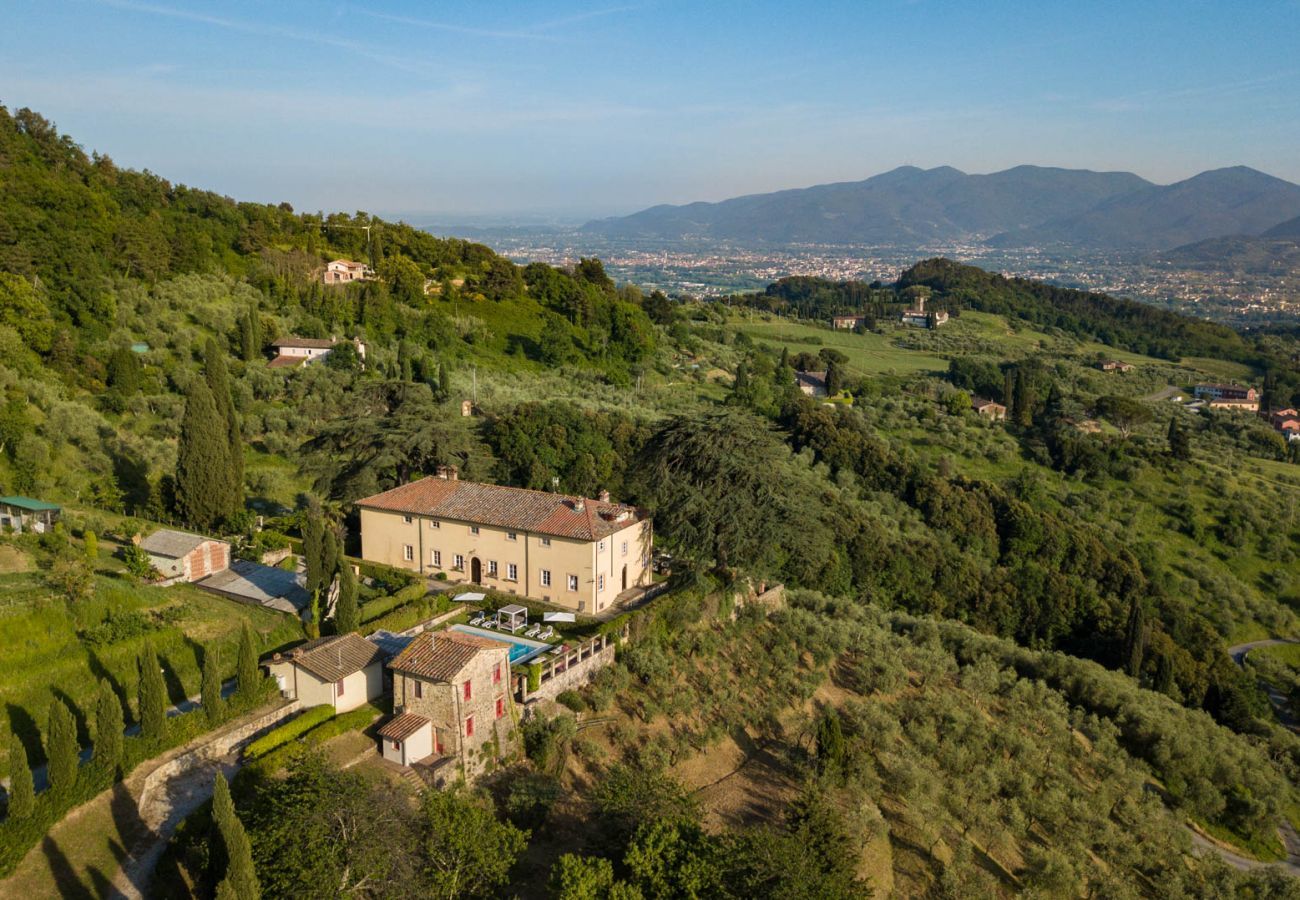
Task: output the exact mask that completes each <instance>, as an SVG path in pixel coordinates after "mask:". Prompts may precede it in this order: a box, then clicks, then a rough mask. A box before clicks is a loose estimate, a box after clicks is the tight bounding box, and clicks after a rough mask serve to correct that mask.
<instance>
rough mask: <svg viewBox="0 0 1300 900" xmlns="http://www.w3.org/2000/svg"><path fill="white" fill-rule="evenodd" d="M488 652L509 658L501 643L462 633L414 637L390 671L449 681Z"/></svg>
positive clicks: (426, 634)
mask: <svg viewBox="0 0 1300 900" xmlns="http://www.w3.org/2000/svg"><path fill="white" fill-rule="evenodd" d="M490 650H496V651H499V652H501V653H504V654H506V658H507V659H508V658H509V655H510V650H509V648H508V647H507V646H506V645H505V644H504V643H503V642H501V641H494V640H492V639H491V638H485V637H479V636H478V635H474V634H465V633H464V632H461V631H426V632H424V633H423V634H418V635H416V636H415V640H413V641H411V643H410V644H409V645H408V646H407V648H406V649H405V650H403V651H402V652H401V653H399V654H397V658H396V659H394V660H393V661H392V662H391V663H389V668H391V669H392V670H393V671H395V672H405V673H407V674H410V675H419V676H421V677H423V678H432V679H433V680H434V681H451V679H453V678H455V677H456V675H457V674H459V673H460V672H461V670H463V669H464V668H465V667H466V666H467V665H469V663H470V661H471V660H472V659H473V658H474V657H475V656H477V655H478V654H479V653H483V652H485V651H490Z"/></svg>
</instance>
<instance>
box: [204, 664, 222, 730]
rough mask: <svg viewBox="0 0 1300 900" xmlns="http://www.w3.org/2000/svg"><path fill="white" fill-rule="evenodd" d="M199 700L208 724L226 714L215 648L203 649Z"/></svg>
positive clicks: (218, 720) (216, 721)
mask: <svg viewBox="0 0 1300 900" xmlns="http://www.w3.org/2000/svg"><path fill="white" fill-rule="evenodd" d="M200 702H201V703H202V704H203V713H204V715H206V716H207V718H208V724H209V725H216V724H217V723H219V722H220V721H221V719H222V717H223V716H224V715H225V714H226V701H225V700H224V699H222V697H221V670H220V669H218V668H217V650H216V648H215V647H208V648H206V649H204V651H203V681H202V686H201V687H200Z"/></svg>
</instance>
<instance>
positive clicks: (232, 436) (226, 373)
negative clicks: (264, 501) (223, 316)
mask: <svg viewBox="0 0 1300 900" xmlns="http://www.w3.org/2000/svg"><path fill="white" fill-rule="evenodd" d="M203 375H204V378H205V379H206V380H207V382H208V390H210V391H212V400H213V402H214V403H216V405H217V415H219V416H220V417H221V422H222V426H223V428H224V430H225V432H226V442H227V444H228V450H227V453H228V457H229V461H228V465H229V471H228V473H227V479H228V484H227V486H226V494H225V497H226V502H227V503H228V504H229V508H228V510H227V512H226V517H227V518H229V517H230V516H233V515H234V514H235V513H237V512H239V511H240V510H241V509H243V508H244V437H243V432H242V429H241V428H240V425H239V413H238V412H236V410H235V401H234V399H233V398H232V397H231V395H230V370H229V367H228V366H227V365H226V351H225V350H223V349H222V348H221V347H220V346H219V345H218V344H217V342H216V340H215V339H213V338H208V342H207V345H206V347H205V348H204V361H203Z"/></svg>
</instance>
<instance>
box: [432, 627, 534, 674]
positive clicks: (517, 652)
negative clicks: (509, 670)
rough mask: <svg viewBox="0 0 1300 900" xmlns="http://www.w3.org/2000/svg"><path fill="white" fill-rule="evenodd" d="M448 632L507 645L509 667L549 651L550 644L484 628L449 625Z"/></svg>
mask: <svg viewBox="0 0 1300 900" xmlns="http://www.w3.org/2000/svg"><path fill="white" fill-rule="evenodd" d="M448 630H449V631H463V632H465V633H466V634H473V635H477V636H478V637H485V638H491V639H492V640H494V641H500V642H501V643H503V644H509V645H510V663H511V665H513V664H514V663H522V662H528V660H530V659H532V658H533V657H534V656H540V655H541V654H543V653H545V652H546V651H547V650H549V649H551V645H550V644H544V643H542V642H541V641H530V640H528V639H527V638H521V637H515V636H514V635H512V634H502V633H501V632H499V631H488V630H487V629H486V628H475V627H474V626H473V625H451V626H449V628H448Z"/></svg>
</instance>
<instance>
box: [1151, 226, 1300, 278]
mask: <svg viewBox="0 0 1300 900" xmlns="http://www.w3.org/2000/svg"><path fill="white" fill-rule="evenodd" d="M1157 258H1158V259H1159V260H1160V261H1162V262H1166V263H1169V264H1170V265H1173V266H1178V267H1181V268H1187V269H1198V270H1201V271H1207V272H1223V273H1231V274H1238V275H1256V276H1260V275H1271V276H1291V275H1296V274H1300V216H1298V217H1296V218H1294V219H1288V220H1287V221H1285V222H1283V223H1281V224H1280V225H1274V226H1273V227H1272V228H1269V229H1268V230H1266V231H1265V232H1264V233H1263V234H1259V235H1249V234H1237V235H1229V236H1227V237H1217V238H1210V239H1208V240H1204V241H1196V242H1195V243H1191V244H1184V245H1183V246H1181V247H1175V248H1174V249H1173V250H1170V251H1167V252H1165V253H1161V254H1159V256H1158V257H1157Z"/></svg>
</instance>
